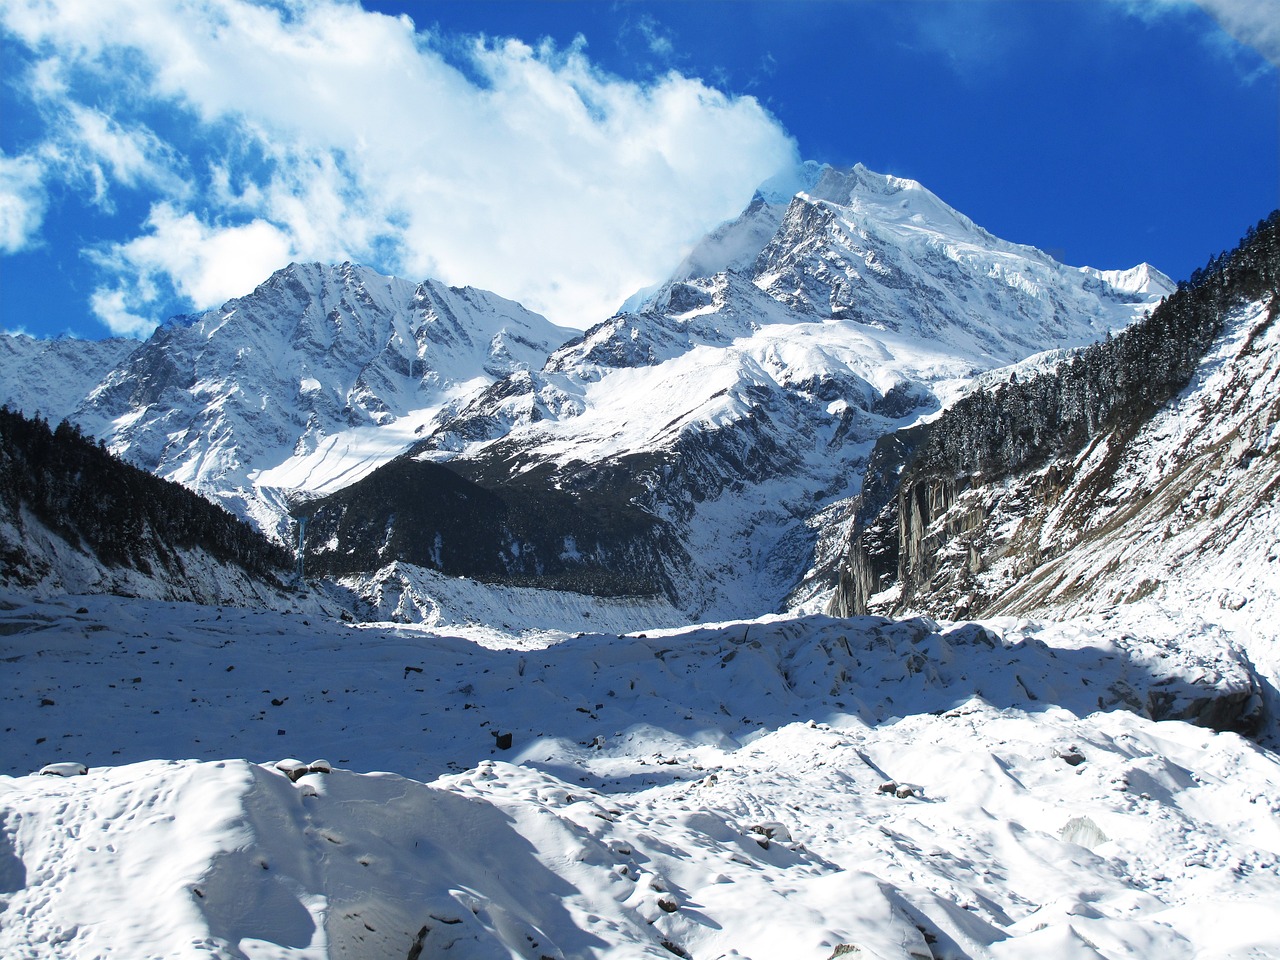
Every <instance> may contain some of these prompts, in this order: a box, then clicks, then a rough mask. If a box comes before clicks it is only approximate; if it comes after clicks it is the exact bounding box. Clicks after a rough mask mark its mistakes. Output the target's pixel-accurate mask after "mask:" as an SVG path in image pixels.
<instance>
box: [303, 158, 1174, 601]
mask: <svg viewBox="0 0 1280 960" xmlns="http://www.w3.org/2000/svg"><path fill="white" fill-rule="evenodd" d="M810 174H811V176H810V179H811V181H812V186H811V188H810V189H811V192H801V193H799V194H797V195H796V196H795V197H794V198H793V199H792V200H791V201H790V203H789V205H787V206H786V207H785V209H782V208H780V205H778V204H775V203H770V202H768V201H767V200H766V199H765V198H764V197H763V196H760V197H757V198H756V200H755V201H754V202H753V204H752V206H751V207H749V208H748V210H747V211H746V212H745V213H744V214H743V215H742V217H741V218H739V220H737V221H735V222H734V223H731V224H728V225H726V226H725V227H723V228H721V229H720V230H718V231H716V232H715V233H714V234H713V235H712V236H711V237H709V238H708V239H707V241H705V242H704V244H703V245H702V246H700V247H699V249H698V250H696V251H695V252H694V254H692V255H691V257H690V258H689V260H688V261H686V264H685V266H684V267H682V269H681V272H680V273H679V274H678V275H677V279H674V280H672V281H670V282H668V283H666V284H664V285H662V286H660V287H659V288H658V289H656V290H654V291H651V292H649V293H648V294H646V295H645V296H643V297H641V298H640V299H639V301H638V310H637V312H630V313H622V314H619V315H618V316H615V317H612V318H610V319H608V320H606V321H604V322H603V323H601V324H598V325H597V326H595V327H593V328H592V329H590V330H588V331H586V332H585V333H584V334H583V335H582V336H581V337H579V338H577V339H575V340H573V341H571V342H569V343H567V344H565V345H564V346H563V347H561V348H560V349H559V350H556V351H555V352H554V353H553V354H552V355H551V357H550V358H549V359H548V361H547V363H546V364H545V366H543V368H542V369H541V370H533V369H530V370H521V371H518V372H516V373H515V374H512V375H511V376H508V377H506V378H504V379H503V380H501V381H499V382H497V383H495V384H494V385H493V386H492V387H490V388H489V389H488V390H486V391H484V392H483V393H481V394H479V395H478V396H477V397H476V398H475V399H474V400H473V401H472V402H471V403H470V404H468V405H467V406H465V407H463V408H461V409H460V410H459V411H458V412H456V413H455V414H453V415H452V416H451V417H448V418H447V419H445V420H444V421H443V422H442V423H441V424H440V425H439V426H438V427H436V428H435V429H434V431H433V432H431V434H430V435H429V436H428V437H426V438H425V439H424V440H423V441H422V442H421V443H420V444H419V445H418V446H417V447H416V448H415V453H414V456H415V457H416V458H418V460H420V461H421V462H422V463H423V466H422V467H421V468H420V470H418V471H417V475H416V476H415V471H414V469H413V468H412V466H411V465H410V464H397V465H396V466H395V467H394V468H392V467H388V468H387V469H388V470H392V469H394V470H395V471H396V479H395V481H394V483H392V482H390V481H385V482H379V481H375V480H374V479H373V478H370V479H369V480H368V481H366V482H367V483H370V484H373V483H378V484H379V493H378V494H377V495H370V494H365V493H363V492H362V491H361V489H360V486H359V485H353V486H352V487H350V488H348V489H347V490H345V491H342V492H339V493H337V494H335V495H334V496H333V497H332V498H331V499H329V500H326V501H321V502H319V503H318V504H316V505H314V507H313V508H308V510H309V511H310V512H311V515H312V517H313V521H314V522H315V524H316V527H315V535H314V536H313V537H311V538H310V540H309V542H310V544H311V549H312V551H313V553H314V559H315V561H316V563H317V565H318V568H320V569H325V570H329V571H331V572H341V573H351V572H353V571H354V570H356V569H357V568H359V567H364V568H366V569H367V568H372V567H376V566H379V565H381V564H382V563H386V562H390V561H393V560H408V561H410V562H413V563H417V564H420V565H424V566H431V567H435V568H439V569H444V570H446V571H448V572H454V573H462V574H465V575H468V576H479V577H482V578H491V579H501V578H503V577H504V576H510V577H513V578H516V582H522V581H524V580H530V579H536V578H537V577H539V576H543V575H548V576H553V577H555V578H558V579H557V580H556V581H555V582H563V581H564V579H565V578H572V579H573V580H575V582H578V583H580V584H583V585H585V586H586V588H587V589H596V590H603V591H606V592H612V591H614V590H616V589H626V588H627V584H628V583H630V584H631V586H632V588H633V589H635V590H637V591H642V590H647V591H652V590H654V589H662V590H663V591H664V592H666V594H667V595H668V597H670V598H671V599H672V600H673V601H675V602H676V603H677V604H678V605H679V606H681V607H682V608H683V609H685V610H686V611H687V612H688V614H689V615H690V617H691V618H703V617H712V618H716V617H727V616H740V615H745V614H747V613H751V612H755V611H758V610H760V609H762V608H763V609H778V608H779V606H781V605H782V604H783V603H784V602H785V601H786V599H787V597H788V595H789V594H790V593H791V592H792V591H793V588H795V586H796V584H797V583H798V582H799V581H801V579H802V578H803V577H804V575H805V572H806V570H808V569H810V568H813V567H816V566H820V565H821V561H822V558H817V559H815V549H818V550H819V551H821V550H822V549H825V545H828V544H834V543H835V542H836V541H837V540H838V537H837V538H831V537H826V538H825V539H824V538H823V537H822V534H823V533H824V532H826V531H827V529H828V528H829V527H830V526H831V525H832V523H833V522H834V523H836V524H839V523H841V522H847V519H848V517H847V506H848V504H849V502H850V498H851V497H852V496H853V495H855V494H856V493H857V492H858V490H859V488H860V483H861V472H862V469H863V466H864V464H865V462H866V459H867V457H868V455H869V453H870V451H871V449H872V446H873V444H874V442H875V441H876V439H877V438H879V437H880V436H882V435H885V434H887V433H891V432H893V431H894V430H895V429H897V428H899V427H902V426H904V425H906V424H909V423H912V422H914V421H916V420H918V419H919V418H921V417H923V416H929V415H931V414H933V413H936V411H937V410H939V409H940V408H941V407H942V406H945V405H946V404H948V403H949V402H950V401H951V400H953V399H954V398H955V397H956V396H958V395H959V394H960V393H961V392H962V391H963V390H964V389H965V388H966V387H967V386H968V385H969V384H970V382H971V381H972V379H973V377H974V376H976V375H977V374H979V373H981V372H983V371H986V370H989V369H991V368H993V367H996V366H999V365H1003V364H1007V363H1010V362H1013V361H1015V360H1019V359H1022V358H1024V357H1026V356H1028V355H1029V354H1031V353H1033V352H1036V351H1042V350H1044V349H1045V348H1052V347H1057V348H1064V347H1074V346H1079V345H1082V344H1084V343H1088V342H1090V341H1092V340H1095V339H1098V338H1100V337H1102V336H1103V335H1105V334H1106V333H1107V332H1109V331H1111V330H1116V329H1120V328H1122V327H1124V326H1126V325H1127V324H1129V323H1130V322H1132V321H1133V320H1134V319H1135V318H1136V317H1138V316H1140V315H1142V314H1144V313H1145V312H1146V311H1147V310H1148V309H1149V308H1150V307H1151V306H1152V305H1153V304H1154V303H1155V301H1156V300H1158V299H1159V297H1160V296H1161V295H1163V294H1164V293H1167V292H1169V291H1170V290H1171V289H1172V285H1171V284H1170V283H1169V281H1168V280H1167V279H1166V278H1164V277H1163V276H1162V275H1160V274H1159V273H1158V272H1156V271H1154V270H1152V269H1151V268H1150V267H1148V266H1146V265H1142V266H1140V267H1137V268H1134V269H1133V270H1130V271H1126V272H1123V273H1119V272H1117V273H1101V272H1099V271H1096V270H1089V269H1074V268H1070V267H1065V266H1063V265H1062V264H1059V263H1057V262H1056V261H1054V260H1053V259H1052V258H1050V257H1048V256H1047V255H1045V254H1043V253H1041V252H1039V251H1038V250H1035V249H1033V248H1030V247H1022V246H1017V245H1014V244H1010V243H1006V242H1004V241H1001V240H998V239H997V238H995V237H993V236H991V235H990V234H988V233H987V232H986V231H983V230H982V229H981V228H978V227H976V226H975V225H974V224H973V223H972V222H971V221H970V220H969V219H968V218H966V217H964V216H963V215H961V214H959V213H957V212H956V211H954V210H952V209H951V208H950V207H948V206H946V204H944V203H943V202H942V201H940V200H939V199H938V198H937V197H935V196H934V195H933V194H931V193H929V192H928V191H927V190H925V189H924V188H923V187H921V186H920V185H919V184H916V183H913V182H911V181H905V180H899V179H896V178H893V177H886V176H880V175H878V174H874V173H871V172H870V171H868V170H866V169H865V168H863V167H855V168H854V169H853V170H852V171H849V172H839V171H835V170H832V169H830V168H825V169H814V170H811V171H810ZM780 210H781V212H779V211H780ZM775 217H776V218H777V219H776V220H775V219H774V218H775ZM770 230H772V233H771V235H770ZM766 237H767V239H766ZM757 246H759V249H758V251H757V249H756V248H757ZM748 265H749V266H748ZM710 266H729V267H743V268H744V269H745V270H746V272H736V271H735V270H734V269H728V270H725V271H723V272H719V273H715V274H714V275H711V276H705V277H692V278H691V277H688V276H686V275H687V274H688V273H690V272H691V271H693V270H695V269H700V268H703V267H710ZM441 464H445V465H447V467H448V468H449V469H450V470H451V471H453V472H454V473H457V474H459V475H461V476H462V477H463V478H464V480H465V481H466V482H468V483H474V484H476V485H477V486H478V487H480V488H483V489H484V490H485V491H487V492H489V493H495V492H496V493H498V494H499V495H502V492H503V491H516V490H518V491H519V494H520V499H521V500H522V502H524V503H525V504H526V506H525V513H526V515H527V514H528V512H529V510H528V506H527V498H528V495H529V490H530V489H531V488H534V487H536V488H538V489H542V490H547V491H551V492H548V494H547V497H546V498H545V500H544V505H545V509H543V510H541V511H535V512H536V513H537V517H536V518H535V520H536V522H532V523H531V522H530V521H529V520H528V517H527V516H526V517H525V519H524V522H523V523H522V524H521V525H517V524H514V523H513V522H511V521H510V520H509V519H508V518H509V516H510V514H511V512H512V511H514V510H515V509H516V507H515V504H514V501H513V497H514V496H515V494H514V493H512V494H511V496H508V497H507V498H506V500H505V501H504V502H505V503H506V506H505V507H504V508H503V510H502V511H501V512H500V515H499V514H497V513H495V512H494V511H492V510H489V509H487V508H486V509H485V510H484V511H483V512H479V511H477V512H475V513H473V514H471V515H469V516H471V517H472V518H473V522H472V523H471V525H470V526H475V525H480V526H485V524H486V519H485V518H486V517H489V518H492V522H490V523H488V525H487V527H486V529H485V534H484V535H485V537H486V543H487V546H486V551H487V553H486V556H487V557H488V561H487V563H485V564H478V563H475V562H473V561H471V560H466V561H464V560H463V559H462V558H461V557H460V555H459V550H458V548H457V547H456V546H454V544H453V543H452V542H451V536H450V533H449V531H448V530H447V529H444V528H443V527H442V526H441V525H440V524H439V523H438V522H435V521H433V520H431V519H430V518H429V517H425V516H423V515H421V514H420V513H414V512H413V511H411V510H409V509H407V504H408V502H409V501H413V502H421V501H422V500H423V499H424V498H427V497H430V496H431V494H432V491H434V490H437V489H438V488H439V484H440V482H441V478H442V477H443V474H441V472H440V470H439V465H441ZM393 489H399V490H401V491H403V495H402V498H396V497H395V496H394V494H392V498H391V499H389V500H388V499H387V497H386V496H384V494H385V493H387V492H390V491H392V490H393ZM553 500H554V501H556V502H555V503H552V502H551V501H553ZM471 501H472V502H479V494H478V493H477V494H476V496H473V497H471ZM573 501H576V505H575V503H573ZM370 510H372V511H374V515H373V516H369V511H370ZM580 513H585V514H589V515H591V516H592V518H593V522H592V528H591V530H589V531H584V530H582V529H581V527H580V526H578V525H575V524H574V522H573V521H574V520H575V519H576V518H577V517H578V515H579V514H580ZM410 517H412V522H413V524H414V530H413V531H412V533H410V532H409V531H408V530H400V529H398V524H403V523H405V522H407V521H408V520H409V518H410ZM584 536H585V537H586V540H585V541H584ZM451 556H452V557H454V558H456V559H454V560H451V559H450V557H451ZM628 563H630V564H632V565H633V566H632V570H631V572H629V573H628V575H627V576H626V577H624V581H623V583H621V584H618V583H617V582H616V577H617V574H618V573H619V571H620V570H621V569H623V568H624V567H626V566H627V564H628ZM655 565H657V566H658V567H659V568H660V569H659V570H658V571H656V572H655V569H654V567H655ZM642 574H643V575H642ZM604 578H607V579H608V580H609V583H608V584H606V583H603V582H601V581H602V579H604ZM544 582H546V583H548V584H551V583H552V580H550V579H548V580H546V581H544ZM814 589H817V587H815V588H814ZM809 592H810V593H812V592H813V591H812V590H811V591H809ZM807 595H808V594H805V595H798V596H796V597H793V598H792V602H798V601H799V600H802V599H804V598H805V596H807Z"/></svg>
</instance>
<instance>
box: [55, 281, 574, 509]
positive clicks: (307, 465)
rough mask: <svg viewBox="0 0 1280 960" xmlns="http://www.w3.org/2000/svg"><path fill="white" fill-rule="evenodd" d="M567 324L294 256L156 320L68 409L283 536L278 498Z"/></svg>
mask: <svg viewBox="0 0 1280 960" xmlns="http://www.w3.org/2000/svg"><path fill="white" fill-rule="evenodd" d="M570 335H571V331H568V330H564V329H561V328H559V327H556V326H554V325H552V324H551V323H549V322H548V321H547V320H545V319H544V318H542V317H541V316H539V315H537V314H534V313H531V312H529V311H528V310H525V309H524V308H523V307H521V306H520V305H519V304H516V303H513V302H511V301H509V300H504V299H502V298H501V297H498V296H496V295H494V294H490V293H487V292H484V291H479V290H473V289H471V288H462V289H457V288H449V287H445V286H443V285H441V284H438V283H435V282H432V281H427V282H425V283H418V284H415V283H411V282H409V281H405V280H399V279H396V278H392V277H384V276H381V275H380V274H377V273H375V272H374V271H372V270H369V269H367V268H363V267H358V266H353V265H351V264H342V265H339V266H322V265H320V264H293V265H291V266H289V267H287V268H286V269H284V270H281V271H279V272H278V273H276V274H275V275H273V276H272V277H271V278H270V279H269V280H268V281H267V282H266V283H264V284H263V285H262V286H260V287H259V288H258V289H257V290H255V291H254V292H253V293H252V294H250V295H249V296H247V297H243V298H240V299H238V300H232V301H230V302H229V303H227V304H225V305H224V306H223V307H221V308H219V309H216V310H211V311H209V312H207V313H205V314H202V315H200V316H195V317H185V318H176V319H175V320H174V321H171V322H170V323H169V324H167V325H166V326H164V327H162V328H161V329H160V330H158V331H157V332H156V334H155V335H154V336H153V337H152V338H151V339H150V340H149V341H148V342H147V343H146V344H145V345H143V346H142V347H141V348H140V349H139V350H137V351H136V352H135V353H134V354H133V355H132V356H131V357H130V358H129V359H128V361H127V363H125V364H124V365H123V366H121V367H119V368H118V369H116V370H115V371H113V372H112V373H111V374H110V375H109V376H108V377H107V378H106V379H105V380H104V381H103V382H102V383H101V385H99V386H98V387H97V388H96V389H95V390H94V391H93V392H92V393H91V394H90V395H89V396H88V398H87V399H86V400H85V402H84V403H83V404H82V405H81V407H80V409H79V411H78V413H77V419H78V421H79V422H80V423H81V424H83V425H84V426H85V427H86V429H88V430H89V431H91V432H93V433H95V434H96V435H98V436H102V437H105V438H106V439H107V441H108V443H109V445H110V446H111V448H112V449H113V450H114V451H116V452H118V453H120V454H122V455H124V456H125V457H127V458H128V459H130V460H131V461H133V462H134V463H137V464H139V465H141V466H144V467H146V468H147V469H150V470H152V471H154V472H155V473H157V474H159V475H160V476H163V477H166V478H169V479H173V480H177V481H179V482H181V483H183V484H185V485H186V486H188V487H190V488H191V489H193V490H196V491H197V492H199V493H201V494H203V495H205V496H207V497H210V498H211V499H214V500H217V501H219V502H221V503H223V504H224V505H225V506H227V507H228V508H230V509H232V510H233V511H234V512H236V513H238V514H240V515H241V516H245V517H248V518H249V519H252V520H253V521H254V522H256V523H257V524H258V525H259V526H260V527H262V528H263V529H265V530H267V531H268V532H274V533H276V534H281V533H282V532H283V525H284V523H285V512H284V506H283V504H284V502H285V501H286V500H288V499H290V498H294V497H306V496H314V495H316V494H318V493H322V492H325V491H327V490H330V489H334V488H337V487H340V486H342V485H344V484H347V483H350V482H351V481H352V480H354V479H357V478H358V477H360V476H362V475H364V474H365V473H367V472H369V471H370V470H371V469H373V468H374V467H376V466H377V465H378V464H379V463H382V462H385V461H386V460H387V459H389V458H390V457H392V456H394V455H395V454H397V453H399V452H400V451H401V450H403V449H404V448H405V447H407V446H408V445H409V444H411V443H412V442H413V441H414V439H415V438H416V431H418V430H419V429H421V428H422V427H423V426H425V425H426V424H428V423H430V422H431V421H432V420H433V419H434V418H435V417H436V416H437V415H439V414H440V413H441V411H443V410H446V409H448V408H450V406H451V405H456V404H460V403H462V402H465V400H466V399H467V398H468V397H469V396H471V395H472V394H474V393H476V392H478V391H479V390H481V389H483V388H484V387H485V386H487V385H488V384H490V383H492V382H493V381H494V380H495V379H497V378H499V377H502V376H505V375H507V374H510V373H512V372H514V371H517V370H523V369H528V368H530V367H532V368H535V369H536V368H537V367H540V366H541V365H542V363H543V362H544V361H545V359H546V357H547V354H548V353H549V352H550V351H551V350H552V349H553V348H554V347H555V346H557V345H558V344H560V343H561V342H563V341H564V340H566V339H568V337H569V336H570Z"/></svg>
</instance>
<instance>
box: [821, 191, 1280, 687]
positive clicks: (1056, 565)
mask: <svg viewBox="0 0 1280 960" xmlns="http://www.w3.org/2000/svg"><path fill="white" fill-rule="evenodd" d="M1277 314H1280V214H1273V215H1272V216H1271V217H1270V218H1269V219H1268V220H1266V221H1264V222H1263V223H1262V224H1261V225H1260V226H1259V228H1257V229H1256V230H1252V231H1250V234H1249V236H1248V237H1247V238H1246V239H1245V241H1244V242H1243V243H1242V245H1241V246H1240V247H1239V248H1238V249H1237V250H1235V251H1233V252H1232V253H1230V254H1228V255H1224V256H1223V257H1221V258H1218V259H1217V260H1215V261H1214V263H1212V264H1211V265H1210V267H1209V268H1208V269H1206V270H1205V271H1203V272H1200V273H1199V274H1198V275H1197V276H1196V277H1195V278H1193V281H1192V282H1191V283H1190V284H1188V285H1186V286H1184V287H1183V288H1181V289H1179V291H1178V292H1177V293H1176V294H1175V295H1173V296H1172V297H1170V298H1168V299H1167V300H1166V301H1165V302H1164V303H1163V304H1162V305H1161V306H1160V307H1159V308H1158V309H1157V310H1156V311H1155V312H1154V313H1153V314H1152V316H1151V317H1150V318H1149V319H1148V320H1146V321H1143V322H1141V323H1138V324H1135V325H1134V326H1133V327H1131V328H1129V329H1128V330H1126V331H1124V332H1123V333H1120V334H1118V335H1117V336H1116V337H1115V338H1114V339H1111V340H1109V341H1107V342H1105V343H1102V344H1099V345H1097V346H1095V347H1092V348H1090V349H1088V350H1086V351H1083V352H1082V353H1080V354H1079V355H1078V356H1076V357H1074V358H1073V359H1071V360H1070V361H1068V362H1064V363H1062V364H1060V365H1059V366H1058V367H1057V368H1056V369H1054V370H1053V371H1051V372H1048V373H1045V374H1043V375H1041V376H1038V377H1034V378H1030V379H1024V380H1022V381H1019V380H1017V379H1016V378H1015V379H1013V380H1011V381H1010V382H1008V383H1005V384H1002V385H1000V386H998V387H995V388H991V389H984V390H979V391H977V392H975V393H973V394H971V395H970V396H968V397H966V398H965V399H964V400H962V401H961V402H959V403H957V404H956V405H955V406H954V407H952V408H951V409H950V410H948V411H947V412H946V413H945V414H944V415H943V416H942V417H941V418H939V419H938V420H937V421H936V422H935V423H933V424H932V425H930V426H929V427H928V428H926V429H924V430H918V431H916V432H915V433H914V434H905V435H901V436H900V437H899V438H897V439H898V443H897V445H896V447H894V448H892V449H891V447H890V445H889V444H888V443H886V444H884V445H882V452H883V453H884V456H883V459H884V460H885V461H886V466H885V467H884V468H882V469H884V472H885V473H886V474H889V475H893V476H895V480H896V482H893V483H887V484H885V485H883V486H882V487H881V488H880V490H879V492H878V496H879V502H878V503H877V502H874V501H868V502H867V503H866V504H865V505H864V510H863V522H862V523H861V524H859V525H858V526H857V527H856V528H855V529H854V530H853V531H852V532H851V535H850V544H849V547H848V553H847V556H846V561H845V567H844V573H843V575H842V577H841V584H840V589H839V590H838V591H837V594H836V596H835V598H834V600H833V605H832V609H833V610H834V611H836V612H841V613H860V612H866V611H867V610H874V611H880V612H901V611H906V610H922V611H929V612H932V613H934V614H935V615H941V616H947V617H986V616H992V615H997V614H1021V615H1029V614H1030V615H1037V614H1038V615H1054V616H1064V615H1065V616H1070V615H1077V614H1082V613H1092V612H1100V611H1103V610H1106V609H1109V608H1112V607H1114V606H1115V605H1116V604H1128V603H1134V602H1138V601H1142V600H1149V601H1152V602H1156V603H1163V604H1166V605H1170V606H1173V607H1177V608H1180V609H1190V610H1195V611H1198V612H1199V613H1200V615H1201V616H1203V617H1205V618H1206V619H1210V620H1214V621H1217V622H1222V623H1224V624H1226V625H1228V626H1236V627H1238V628H1239V630H1238V632H1239V635H1240V637H1242V638H1245V639H1242V640H1241V641H1240V642H1242V643H1245V644H1246V645H1247V646H1248V648H1249V649H1250V653H1251V655H1252V656H1253V657H1254V658H1255V660H1256V661H1257V662H1259V665H1260V666H1265V668H1266V669H1267V672H1268V673H1270V674H1271V675H1272V676H1273V677H1276V676H1280V655H1277V654H1276V652H1275V651H1276V649H1278V648H1280V633H1278V632H1277V628H1276V624H1277V623H1278V622H1280V608H1277V606H1276V596H1277V593H1278V592H1280V591H1278V589H1277V588H1278V587H1280V532H1278V531H1280V512H1278V511H1277V501H1278V494H1280V324H1277V322H1276V320H1277ZM893 450H896V451H897V452H896V454H895V453H894V452H893ZM895 459H896V462H897V464H898V466H899V467H900V468H903V472H902V473H901V475H900V477H898V476H897V475H896V474H895V473H894V468H893V467H892V466H891V464H892V462H894V461H895Z"/></svg>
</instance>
